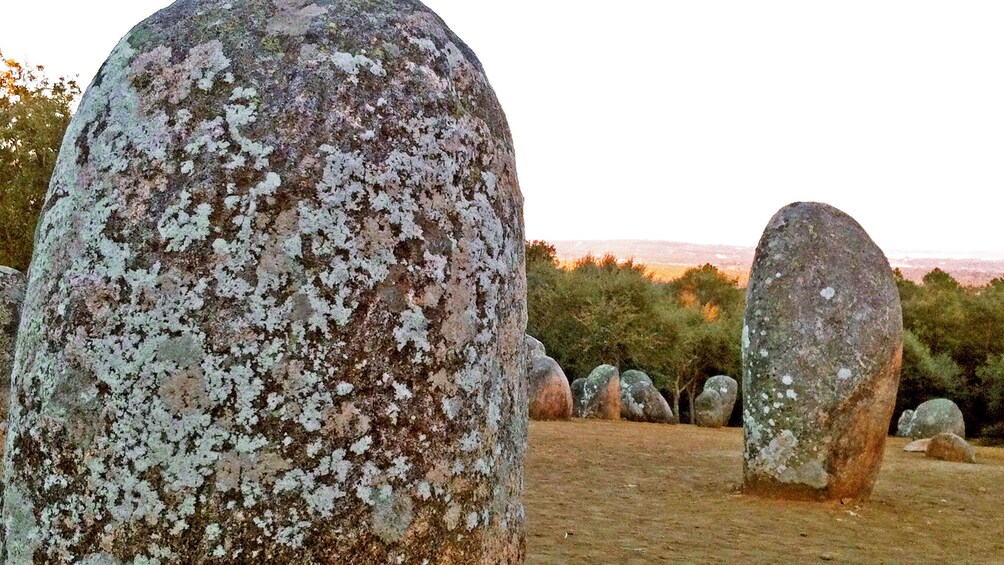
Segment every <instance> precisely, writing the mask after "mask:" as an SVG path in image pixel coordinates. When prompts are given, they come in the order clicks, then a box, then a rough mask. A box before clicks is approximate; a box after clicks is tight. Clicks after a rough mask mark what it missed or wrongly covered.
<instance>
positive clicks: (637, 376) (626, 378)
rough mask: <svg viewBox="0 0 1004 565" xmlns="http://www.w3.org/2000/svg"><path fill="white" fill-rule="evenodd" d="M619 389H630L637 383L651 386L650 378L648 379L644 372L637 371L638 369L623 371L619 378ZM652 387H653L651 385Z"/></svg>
mask: <svg viewBox="0 0 1004 565" xmlns="http://www.w3.org/2000/svg"><path fill="white" fill-rule="evenodd" d="M620 380H621V389H624V388H625V387H630V386H632V385H635V384H637V383H645V384H652V378H651V377H649V376H648V375H647V374H646V373H645V372H644V371H639V370H638V369H630V370H628V371H624V372H623V373H621V376H620ZM653 386H654V385H653Z"/></svg>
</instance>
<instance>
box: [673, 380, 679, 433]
mask: <svg viewBox="0 0 1004 565" xmlns="http://www.w3.org/2000/svg"><path fill="white" fill-rule="evenodd" d="M673 419H674V420H676V423H677V424H679V423H680V385H679V384H676V386H674V387H673Z"/></svg>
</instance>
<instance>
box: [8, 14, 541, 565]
mask: <svg viewBox="0 0 1004 565" xmlns="http://www.w3.org/2000/svg"><path fill="white" fill-rule="evenodd" d="M36 241H37V245H36V247H35V255H34V259H33V263H32V267H31V272H30V276H29V281H30V282H29V288H28V291H27V293H26V296H27V300H26V301H25V305H24V314H25V320H30V323H28V322H26V323H25V324H24V325H23V331H22V332H21V334H20V335H19V336H18V345H17V348H18V356H17V367H16V369H15V375H16V378H15V381H16V382H15V384H14V387H13V394H12V399H11V418H10V430H9V435H10V439H11V441H10V442H9V445H11V446H13V449H14V450H15V451H16V452H17V456H14V457H12V456H11V454H10V453H8V454H7V459H6V462H5V463H6V465H7V475H6V492H5V500H4V515H3V519H4V522H5V527H6V534H7V536H6V544H7V545H6V552H5V553H6V555H5V556H4V557H5V559H6V562H10V563H24V562H32V561H34V562H37V563H55V562H83V563H98V562H101V563H119V562H121V563H141V562H142V563H187V562H193V561H204V560H213V561H218V562H220V563H224V562H227V563H238V562H241V563H243V562H247V563H251V562H255V563H265V562H272V563H331V562H336V561H338V562H346V561H367V562H373V563H377V562H379V563H422V562H430V563H484V562H492V563H496V562H516V561H519V560H520V559H521V558H522V555H523V553H524V549H523V547H524V519H523V504H522V490H523V487H522V485H523V458H524V450H525V445H526V429H527V416H526V414H527V406H526V402H527V399H526V394H527V393H526V372H525V371H526V367H525V356H524V354H525V346H524V341H523V340H524V331H525V327H526V305H525V300H526V298H525V297H526V282H525V274H524V264H525V262H524V245H525V243H524V235H523V223H522V197H521V196H520V192H519V187H518V185H517V180H516V166H515V162H514V157H513V145H512V139H511V136H510V134H509V129H508V126H507V125H506V120H505V116H504V114H503V112H502V109H501V108H500V107H499V103H498V101H497V100H496V98H495V95H494V93H493V92H492V89H491V87H490V86H489V84H488V81H487V80H486V78H485V74H484V72H483V70H482V68H481V65H480V63H478V60H477V58H476V57H475V56H474V54H473V53H472V52H471V51H470V49H468V48H467V46H466V45H464V43H463V42H461V41H460V40H459V39H458V38H457V37H456V36H455V35H453V33H452V32H450V30H448V29H447V28H446V27H445V25H444V24H443V21H442V20H441V19H439V17H437V16H436V15H435V14H434V13H432V12H431V11H429V10H428V9H427V8H425V7H424V6H423V5H422V4H421V3H420V2H417V1H411V0H381V1H378V2H369V1H365V2H364V1H362V0H325V1H323V2H317V3H315V4H308V3H306V2H298V1H294V0H272V1H260V2H258V1H256V2H252V1H249V0H230V1H227V2H223V1H217V0H185V1H182V2H176V3H175V4H173V5H171V6H170V7H168V8H166V9H164V10H161V11H160V12H158V13H157V14H156V15H154V16H152V17H151V18H149V19H148V20H146V21H145V22H143V23H141V24H140V25H138V26H137V27H136V28H134V29H133V30H132V31H131V32H129V34H128V35H127V36H126V37H125V38H124V39H123V40H122V41H121V42H120V43H119V44H118V46H117V47H116V48H115V49H114V51H113V52H112V54H111V55H110V57H109V59H108V60H107V62H106V63H105V64H104V66H103V67H102V69H101V71H100V72H99V73H98V76H97V77H96V78H95V79H94V81H93V82H92V83H91V86H90V87H89V88H88V90H87V92H86V94H85V95H84V97H83V99H82V101H81V103H80V107H79V108H78V110H77V112H76V114H75V115H74V116H73V120H72V122H71V124H70V127H69V129H68V131H67V133H66V138H65V141H64V143H63V146H62V151H61V153H60V156H59V159H58V163H57V165H56V168H55V172H54V175H53V177H52V183H51V186H50V188H49V194H48V197H47V201H46V206H45V211H44V214H43V216H42V217H41V219H40V222H39V226H38V234H37V236H36Z"/></svg>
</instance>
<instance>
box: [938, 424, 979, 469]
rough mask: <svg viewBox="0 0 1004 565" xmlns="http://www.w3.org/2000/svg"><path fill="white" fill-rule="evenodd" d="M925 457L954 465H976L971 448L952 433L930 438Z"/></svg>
mask: <svg viewBox="0 0 1004 565" xmlns="http://www.w3.org/2000/svg"><path fill="white" fill-rule="evenodd" d="M927 456H928V457H930V458H932V459H941V460H942V461H952V462H955V463H976V450H975V449H973V446H971V445H969V443H968V442H967V441H966V440H964V439H962V438H961V437H959V436H957V435H955V434H953V433H950V432H949V433H941V434H938V435H936V436H934V437H933V438H931V443H929V444H928V445H927Z"/></svg>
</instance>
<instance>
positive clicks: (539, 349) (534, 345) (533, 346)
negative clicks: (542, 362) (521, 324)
mask: <svg viewBox="0 0 1004 565" xmlns="http://www.w3.org/2000/svg"><path fill="white" fill-rule="evenodd" d="M525 339H526V354H527V355H528V356H529V357H530V359H531V360H533V359H536V358H537V357H543V356H545V355H547V350H546V349H544V344H543V343H541V342H540V340H539V339H537V338H535V337H533V336H531V335H527V336H526V338H525Z"/></svg>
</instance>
